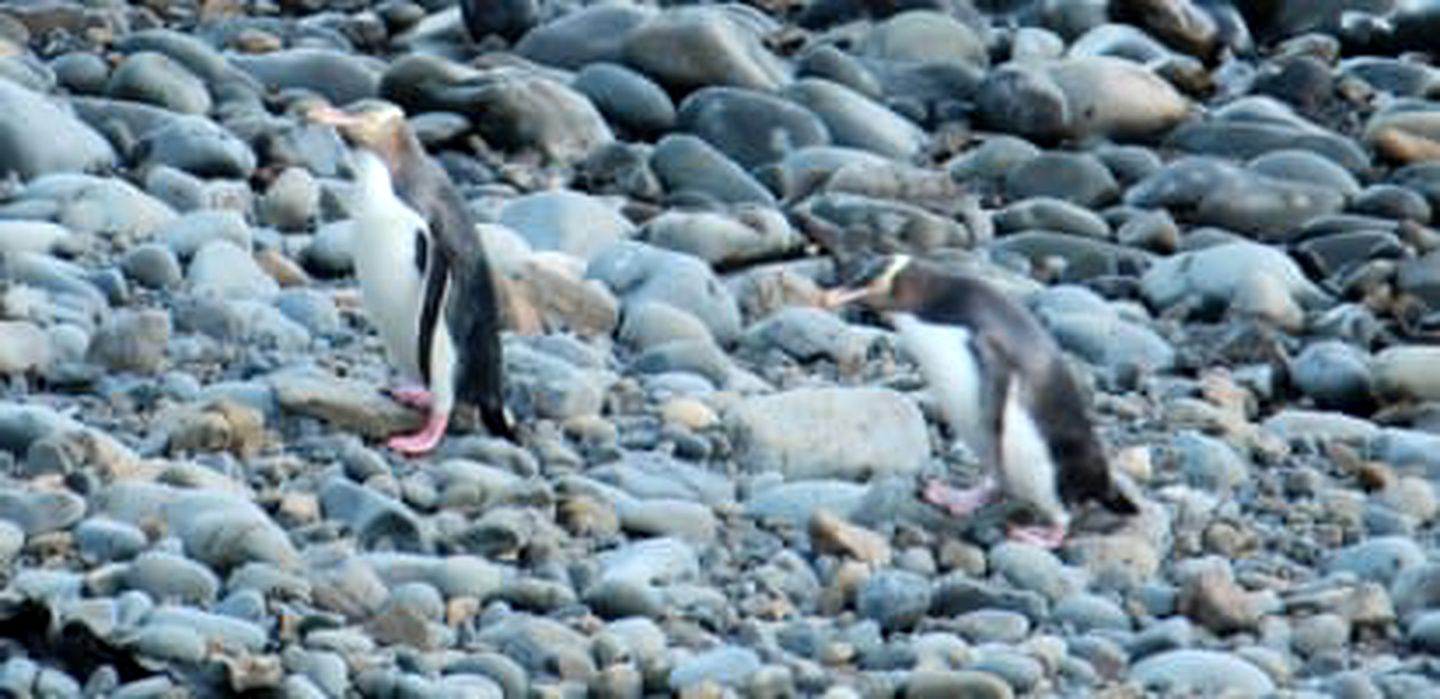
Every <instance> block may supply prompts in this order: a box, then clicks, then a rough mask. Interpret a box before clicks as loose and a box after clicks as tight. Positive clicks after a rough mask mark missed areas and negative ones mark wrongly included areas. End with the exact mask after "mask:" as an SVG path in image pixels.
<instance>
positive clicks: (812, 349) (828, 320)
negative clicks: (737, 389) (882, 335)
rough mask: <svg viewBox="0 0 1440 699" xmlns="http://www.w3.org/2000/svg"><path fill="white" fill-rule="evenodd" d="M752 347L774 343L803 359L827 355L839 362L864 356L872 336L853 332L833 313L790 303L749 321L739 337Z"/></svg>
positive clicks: (747, 345) (859, 359) (853, 360)
mask: <svg viewBox="0 0 1440 699" xmlns="http://www.w3.org/2000/svg"><path fill="white" fill-rule="evenodd" d="M740 342H741V345H742V346H746V347H751V348H757V349H758V348H765V347H774V348H776V349H779V350H780V351H782V352H784V353H785V354H788V355H790V356H791V357H794V358H795V359H798V360H800V361H802V362H808V361H814V360H816V359H821V358H826V359H830V360H831V361H834V362H836V363H837V364H841V365H847V364H848V365H856V364H858V363H859V362H860V361H862V360H863V359H864V356H865V353H866V352H867V351H868V348H869V347H870V345H871V338H869V337H866V336H864V335H863V334H861V333H858V332H856V331H855V330H854V329H853V328H852V327H851V326H850V325H848V324H847V323H845V322H844V321H843V320H840V319H839V318H838V317H836V316H835V314H833V313H827V312H825V311H822V310H820V309H818V308H807V307H803V306H792V307H788V308H785V309H782V310H780V311H779V312H777V313H775V314H773V315H770V316H769V317H767V318H765V319H764V320H761V321H759V322H757V323H754V324H752V325H751V326H750V327H749V328H748V329H747V330H746V331H745V335H744V337H743V338H741V341H740Z"/></svg>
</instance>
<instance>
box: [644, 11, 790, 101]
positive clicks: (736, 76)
mask: <svg viewBox="0 0 1440 699" xmlns="http://www.w3.org/2000/svg"><path fill="white" fill-rule="evenodd" d="M623 55H624V57H625V62H626V63H627V64H629V65H630V66H631V67H633V68H635V69H636V70H638V71H640V72H641V73H644V74H646V75H648V76H650V77H651V78H653V79H654V80H655V82H658V83H660V84H661V85H664V86H665V88H666V89H668V90H670V91H671V92H672V93H685V92H689V91H691V90H695V89H699V88H702V87H707V86H719V85H731V86H735V87H743V88H749V89H752V90H775V89H777V88H779V87H781V86H782V85H783V84H785V83H786V82H788V81H789V74H788V70H787V67H786V65H785V63H784V62H783V61H781V60H780V59H779V58H778V57H776V56H775V55H774V54H772V53H770V52H769V51H768V50H767V49H766V48H765V46H764V45H763V44H762V43H761V41H760V38H759V37H758V36H757V35H756V34H755V33H754V32H753V31H752V30H751V29H750V28H748V27H746V26H744V25H743V24H742V23H741V22H739V21H736V20H735V19H733V16H732V15H731V14H730V13H727V12H726V11H725V10H723V9H719V8H710V7H680V8H673V9H670V10H667V11H665V12H663V13H662V14H660V15H659V16H657V17H655V18H653V19H651V20H650V21H648V22H646V23H645V24H643V25H641V26H639V27H638V28H636V29H634V30H633V31H631V32H630V33H629V35H628V36H626V38H625V43H624V49H623Z"/></svg>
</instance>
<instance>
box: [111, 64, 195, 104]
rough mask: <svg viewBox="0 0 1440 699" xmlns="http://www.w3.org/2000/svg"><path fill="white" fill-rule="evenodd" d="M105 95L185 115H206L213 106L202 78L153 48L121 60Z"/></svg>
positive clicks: (112, 74)
mask: <svg viewBox="0 0 1440 699" xmlns="http://www.w3.org/2000/svg"><path fill="white" fill-rule="evenodd" d="M105 94H107V95H108V96H110V97H114V98H116V99H128V100H135V101H137V102H146V103H149V104H153V105H156V106H159V107H164V108H165V109H169V110H170V111H174V112H180V113H182V114H206V113H208V112H209V111H210V107H211V101H210V92H209V90H207V89H206V88H205V83H204V82H202V81H201V80H200V78H198V77H196V76H195V74H193V73H191V72H190V71H189V70H187V69H186V68H185V66H183V65H181V64H180V63H179V62H177V61H175V60H174V59H171V58H170V57H169V56H166V55H165V54H162V53H155V52H151V51H140V52H137V53H132V54H130V55H129V56H127V57H126V58H125V60H123V61H121V62H120V65H119V66H118V67H116V68H115V72H113V73H111V74H110V80H109V82H108V83H107V84H106V86H105Z"/></svg>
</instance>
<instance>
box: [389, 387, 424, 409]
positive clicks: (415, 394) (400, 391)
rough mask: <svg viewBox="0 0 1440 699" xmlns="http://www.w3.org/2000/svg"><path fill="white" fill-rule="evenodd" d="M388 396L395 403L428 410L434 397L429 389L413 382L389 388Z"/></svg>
mask: <svg viewBox="0 0 1440 699" xmlns="http://www.w3.org/2000/svg"><path fill="white" fill-rule="evenodd" d="M389 393H390V398H391V399H393V400H394V401H395V402H396V403H399V404H400V405H403V406H405V407H407V408H414V409H416V410H429V409H430V403H431V401H433V400H434V397H433V396H431V395H430V391H429V390H427V389H425V388H424V387H422V386H417V385H415V384H402V385H399V386H394V387H392V388H391V389H390V390H389Z"/></svg>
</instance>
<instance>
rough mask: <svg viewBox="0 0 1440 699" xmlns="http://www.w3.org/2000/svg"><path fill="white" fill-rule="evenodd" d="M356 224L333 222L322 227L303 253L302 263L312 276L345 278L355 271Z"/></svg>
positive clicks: (348, 221) (347, 221)
mask: <svg viewBox="0 0 1440 699" xmlns="http://www.w3.org/2000/svg"><path fill="white" fill-rule="evenodd" d="M354 239H355V224H354V222H353V221H351V220H344V221H333V222H330V223H326V224H324V225H322V226H320V227H319V228H318V229H317V230H316V231H315V235H314V236H313V237H312V238H311V239H310V243H309V245H306V246H305V249H304V251H303V252H302V253H301V258H300V259H301V261H302V262H303V263H304V264H305V268H306V269H307V270H309V271H310V272H311V273H312V274H316V275H318V276H321V277H327V278H329V277H343V276H345V275H348V274H351V273H353V272H354V271H355V256H354V254H353V250H354Z"/></svg>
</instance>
